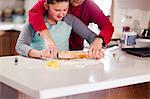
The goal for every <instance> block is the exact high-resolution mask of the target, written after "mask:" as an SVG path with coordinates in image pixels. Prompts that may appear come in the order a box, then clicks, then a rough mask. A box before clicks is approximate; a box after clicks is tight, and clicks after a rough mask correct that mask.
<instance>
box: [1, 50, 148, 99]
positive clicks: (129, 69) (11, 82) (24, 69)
mask: <svg viewBox="0 0 150 99" xmlns="http://www.w3.org/2000/svg"><path fill="white" fill-rule="evenodd" d="M16 57H17V58H18V63H17V64H16V63H15V62H14V58H16ZM49 60H52V59H49ZM57 61H58V62H59V66H58V67H49V66H48V65H47V62H48V60H40V59H32V58H26V57H22V56H7V57H0V82H1V83H4V84H6V85H8V86H10V87H12V88H14V89H16V90H18V91H20V92H22V93H24V94H26V95H28V96H30V97H34V98H55V97H62V96H69V95H75V94H80V93H86V92H93V91H98V90H104V89H110V88H116V87H122V86H127V85H133V84H139V83H144V82H150V66H149V61H150V57H147V58H141V57H137V56H132V55H129V54H127V53H125V52H122V51H120V50H119V49H113V50H112V49H110V50H107V51H106V54H105V57H104V58H103V59H100V60H86V59H84V60H57Z"/></svg>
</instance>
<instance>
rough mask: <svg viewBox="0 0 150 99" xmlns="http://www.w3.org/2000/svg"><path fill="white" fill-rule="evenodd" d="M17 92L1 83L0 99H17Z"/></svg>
mask: <svg viewBox="0 0 150 99" xmlns="http://www.w3.org/2000/svg"><path fill="white" fill-rule="evenodd" d="M17 98H18V92H17V90H15V89H13V88H11V87H9V86H7V85H5V84H3V83H1V98H0V99H17Z"/></svg>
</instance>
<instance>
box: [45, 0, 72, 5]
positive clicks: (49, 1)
mask: <svg viewBox="0 0 150 99" xmlns="http://www.w3.org/2000/svg"><path fill="white" fill-rule="evenodd" d="M64 1H66V2H67V1H68V2H69V1H70V0H47V3H48V4H55V3H57V2H64Z"/></svg>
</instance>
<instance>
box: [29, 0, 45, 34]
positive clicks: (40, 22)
mask: <svg viewBox="0 0 150 99" xmlns="http://www.w3.org/2000/svg"><path fill="white" fill-rule="evenodd" d="M44 2H45V0H39V1H38V2H37V3H36V4H35V5H34V6H33V8H31V9H30V10H29V14H28V15H29V22H30V24H31V25H32V26H33V28H34V29H35V30H36V31H42V30H45V29H47V27H46V25H45V22H44V18H43V16H44V14H45V13H46V10H45V8H44V5H43V4H44Z"/></svg>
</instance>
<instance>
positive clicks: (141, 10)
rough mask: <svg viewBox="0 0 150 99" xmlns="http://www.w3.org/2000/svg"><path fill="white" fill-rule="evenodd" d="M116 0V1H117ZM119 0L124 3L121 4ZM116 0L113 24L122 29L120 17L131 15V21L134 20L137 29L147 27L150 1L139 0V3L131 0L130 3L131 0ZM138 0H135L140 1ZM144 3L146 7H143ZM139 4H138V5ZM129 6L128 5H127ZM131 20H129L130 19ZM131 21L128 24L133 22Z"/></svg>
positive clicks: (149, 15)
mask: <svg viewBox="0 0 150 99" xmlns="http://www.w3.org/2000/svg"><path fill="white" fill-rule="evenodd" d="M117 1H118V2H117ZM121 1H122V2H123V1H124V2H125V1H126V2H125V5H124V6H123V5H122V6H121V5H120V3H121ZM128 1H129V2H127V0H116V2H115V3H114V17H113V25H114V26H115V27H116V28H118V29H120V30H121V29H122V27H123V22H122V19H123V18H124V17H126V16H131V17H132V21H133V22H136V23H137V24H138V25H139V29H144V28H148V21H149V20H150V9H149V7H150V1H149V0H141V1H142V3H141V5H139V3H136V4H135V3H134V1H135V0H133V1H132V2H133V3H132V5H133V6H131V4H129V3H131V2H130V1H131V0H128ZM141 1H140V0H138V1H136V2H141ZM145 3H146V5H147V7H144V4H145ZM138 5H139V6H138ZM128 6H129V7H128ZM130 22H131V21H130ZM133 22H131V23H130V24H133V25H134V23H133Z"/></svg>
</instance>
